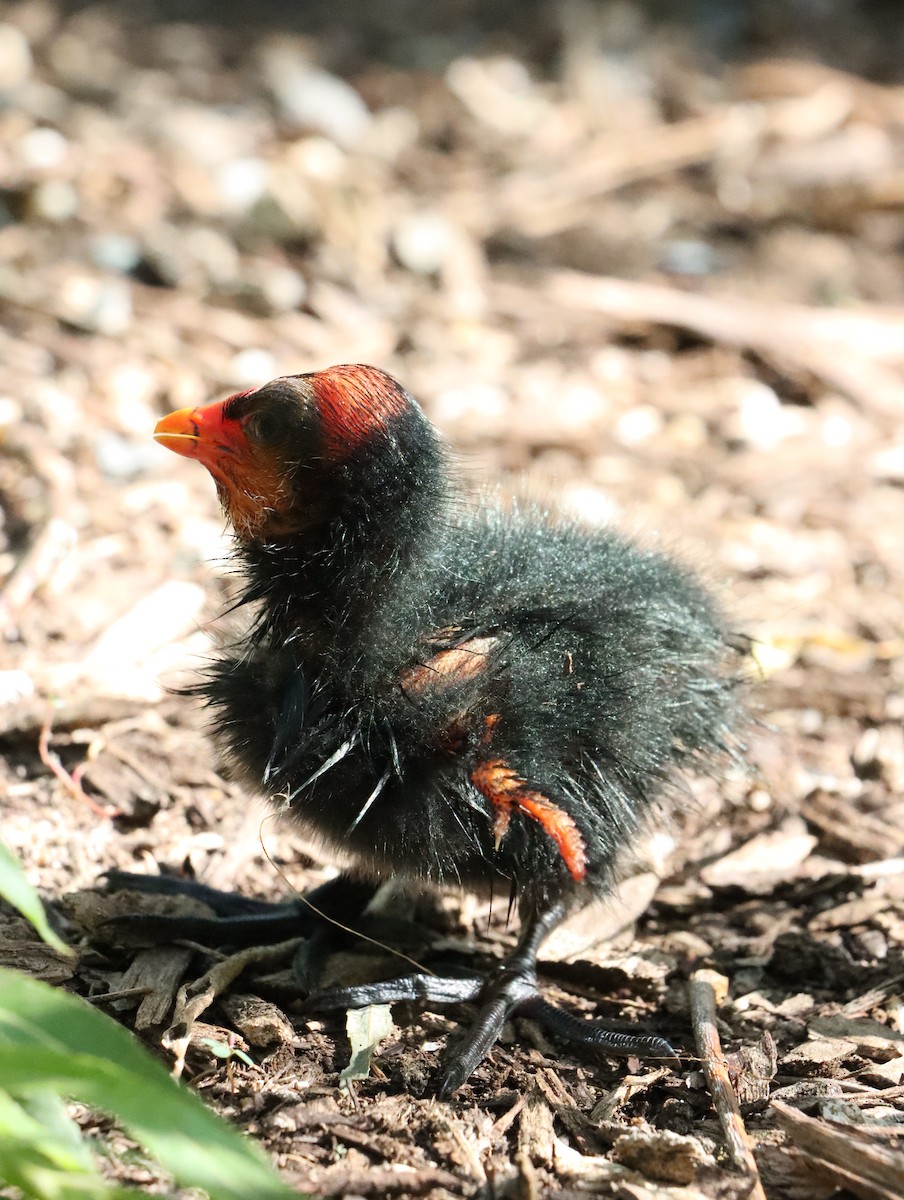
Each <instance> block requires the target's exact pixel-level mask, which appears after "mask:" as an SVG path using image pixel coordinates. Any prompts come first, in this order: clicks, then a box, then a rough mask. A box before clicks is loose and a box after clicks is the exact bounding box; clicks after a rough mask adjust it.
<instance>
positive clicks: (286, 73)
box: [260, 40, 371, 148]
mask: <svg viewBox="0 0 904 1200" xmlns="http://www.w3.org/2000/svg"><path fill="white" fill-rule="evenodd" d="M260 61H261V69H262V73H263V76H264V80H265V82H266V84H267V86H268V87H269V88H270V91H271V92H272V93H273V96H274V99H275V100H276V102H277V104H278V105H279V107H280V110H281V113H282V116H283V117H285V118H288V119H289V120H290V121H292V122H294V123H295V124H296V125H298V126H299V127H300V128H301V129H316V130H317V131H318V132H320V133H322V134H325V135H326V136H327V137H328V138H329V139H330V140H331V141H333V142H335V143H336V144H337V145H339V146H342V147H344V148H349V147H352V146H355V145H358V144H359V143H361V141H362V140H363V138H364V135H365V134H366V133H367V130H368V129H369V127H370V123H371V115H370V112H369V110H368V108H367V105H366V104H365V103H364V101H363V100H362V99H361V97H360V96H359V95H358V93H357V92H356V91H355V89H354V88H353V87H352V86H351V84H349V83H346V81H345V80H344V79H339V78H338V76H336V75H331V74H329V73H328V72H327V71H323V70H321V69H320V68H319V67H316V66H314V65H313V64H312V63H311V62H310V61H309V60H308V59H307V58H306V57H305V55H304V54H303V53H302V51H301V50H300V49H299V48H298V47H297V46H295V45H292V44H291V43H290V42H288V41H283V40H278V41H274V42H271V43H270V44H269V45H268V46H266V47H265V48H264V49H263V51H262V52H261V56H260Z"/></svg>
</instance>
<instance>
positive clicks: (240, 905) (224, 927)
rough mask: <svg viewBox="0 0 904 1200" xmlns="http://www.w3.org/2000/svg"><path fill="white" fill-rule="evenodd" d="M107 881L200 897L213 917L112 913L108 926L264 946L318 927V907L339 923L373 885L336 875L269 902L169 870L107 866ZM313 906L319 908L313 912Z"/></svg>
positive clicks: (154, 936) (359, 907) (150, 935)
mask: <svg viewBox="0 0 904 1200" xmlns="http://www.w3.org/2000/svg"><path fill="white" fill-rule="evenodd" d="M107 883H108V886H110V887H112V888H113V889H114V890H116V891H123V890H125V889H130V890H134V891H141V892H149V893H153V894H155V895H166V896H179V895H182V896H190V897H192V898H193V899H196V900H202V901H203V902H204V903H205V904H207V905H209V906H210V907H211V908H212V909H213V910H214V913H216V916H214V917H180V916H155V915H152V914H141V915H135V916H129V917H116V918H114V919H113V920H111V921H108V922H107V926H108V927H110V928H112V929H115V930H116V931H117V932H118V933H122V934H126V935H128V936H129V938H130V939H133V938H135V939H137V938H141V939H147V940H148V941H150V942H166V941H174V940H176V939H177V938H183V939H187V940H189V941H193V942H200V943H201V944H202V945H205V946H236V947H242V946H255V945H264V946H265V945H267V944H269V943H273V942H279V941H284V940H285V939H287V938H291V937H305V936H310V935H312V934H314V933H315V932H316V931H318V930H320V929H322V928H323V927H324V921H323V919H322V918H321V917H320V915H319V912H323V913H324V914H325V915H326V917H327V918H329V919H332V920H334V921H340V922H342V923H343V924H345V923H347V922H348V921H353V920H355V919H356V918H357V917H358V916H360V914H361V912H362V911H363V909H364V908H366V907H367V905H368V904H369V903H370V901H371V899H372V898H373V895H374V892H375V891H376V887H377V885H376V884H374V883H372V882H370V881H363V880H360V879H355V878H352V877H351V876H349V875H339V876H337V877H336V878H335V879H330V880H328V881H327V882H326V883H323V884H321V885H320V887H318V888H315V889H314V890H313V891H312V892H310V893H309V894H308V895H307V897H305V898H299V899H298V900H290V901H288V902H286V903H284V904H270V903H268V902H267V901H265V900H253V899H250V898H248V897H246V896H238V895H236V894H235V893H233V892H221V891H218V890H217V889H216V888H210V887H207V886H206V885H205V884H203V883H196V882H194V881H193V880H190V879H179V878H177V877H175V876H172V875H132V874H130V873H128V872H125V871H111V872H110V873H109V874H108V875H107ZM306 901H309V902H310V903H307V902H306ZM312 906H313V907H312ZM315 908H316V909H318V910H319V912H315V911H314V909H315Z"/></svg>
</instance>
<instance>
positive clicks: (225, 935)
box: [101, 903, 311, 947]
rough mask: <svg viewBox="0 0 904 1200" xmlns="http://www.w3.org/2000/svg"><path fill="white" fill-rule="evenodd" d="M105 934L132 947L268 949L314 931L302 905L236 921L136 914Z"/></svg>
mask: <svg viewBox="0 0 904 1200" xmlns="http://www.w3.org/2000/svg"><path fill="white" fill-rule="evenodd" d="M101 928H102V929H103V930H104V931H106V932H108V933H113V934H115V936H116V937H117V939H120V938H121V939H123V940H124V941H127V942H129V943H131V944H141V945H144V944H152V945H156V944H157V943H160V942H172V941H176V940H178V939H181V940H184V941H191V942H199V943H200V944H201V945H202V946H235V947H244V946H268V945H273V944H275V943H276V942H283V941H286V940H287V939H288V938H293V937H303V936H304V935H305V934H306V933H307V932H309V930H310V928H311V917H310V914H309V913H308V911H307V910H306V909H304V908H302V907H301V906H300V905H299V904H295V903H292V904H280V905H275V904H274V905H272V906H271V908H270V911H268V912H256V913H245V914H242V915H239V916H235V917H195V916H177V915H173V916H162V915H161V916H158V915H156V914H152V913H136V914H132V915H130V916H123V917H113V918H111V919H110V920H109V921H104V923H103V925H102V927H101Z"/></svg>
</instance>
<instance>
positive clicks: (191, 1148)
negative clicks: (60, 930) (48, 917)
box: [0, 969, 296, 1200]
mask: <svg viewBox="0 0 904 1200" xmlns="http://www.w3.org/2000/svg"><path fill="white" fill-rule="evenodd" d="M0 1087H2V1088H5V1089H6V1090H7V1091H8V1092H12V1093H13V1094H15V1095H16V1096H18V1097H19V1098H20V1099H23V1098H24V1100H25V1101H27V1100H30V1099H31V1098H34V1097H37V1096H39V1095H45V1096H46V1094H47V1091H48V1089H52V1090H53V1091H54V1092H58V1093H59V1094H61V1095H63V1096H66V1097H69V1098H71V1099H76V1100H79V1101H81V1102H82V1103H83V1104H87V1105H89V1106H90V1107H92V1108H96V1109H100V1110H102V1111H103V1112H106V1113H109V1114H110V1115H111V1116H113V1117H115V1118H117V1120H119V1121H120V1122H121V1123H122V1124H123V1125H124V1126H125V1128H126V1129H127V1130H128V1131H129V1133H130V1134H131V1135H132V1137H134V1138H135V1140H136V1141H137V1142H140V1143H141V1144H142V1145H143V1146H144V1147H146V1149H147V1150H149V1151H150V1152H151V1154H153V1155H154V1157H155V1158H157V1159H158V1160H159V1161H160V1162H161V1163H162V1165H163V1166H164V1167H165V1168H166V1169H167V1170H168V1171H170V1172H171V1173H172V1174H173V1176H174V1177H175V1178H176V1180H177V1182H178V1183H179V1184H180V1185H182V1186H185V1187H199V1188H203V1189H204V1190H205V1191H207V1192H209V1193H210V1195H211V1196H212V1197H215V1198H216V1200H247V1198H248V1197H251V1196H253V1197H255V1200H288V1198H289V1197H295V1196H296V1193H295V1192H293V1191H292V1190H291V1189H290V1188H288V1187H287V1186H286V1185H285V1184H283V1183H282V1182H281V1181H280V1180H279V1178H278V1177H277V1176H276V1175H275V1174H274V1173H273V1172H272V1171H271V1170H270V1168H269V1167H268V1166H267V1165H266V1164H265V1163H264V1161H263V1159H262V1158H261V1157H260V1156H259V1153H258V1151H257V1148H256V1147H255V1146H254V1145H253V1143H251V1142H250V1141H247V1140H245V1139H244V1138H242V1137H241V1136H240V1135H239V1134H237V1133H236V1132H235V1130H233V1129H230V1127H229V1126H228V1125H226V1124H225V1123H224V1122H222V1121H221V1120H219V1118H217V1117H216V1116H215V1115H214V1114H213V1113H212V1112H209V1111H208V1109H206V1108H205V1107H204V1105H203V1104H202V1103H201V1101H200V1100H198V1098H197V1097H196V1096H194V1095H192V1093H191V1092H188V1091H186V1090H185V1089H184V1088H181V1087H179V1086H178V1085H177V1084H176V1083H174V1081H173V1080H172V1079H171V1078H170V1077H169V1075H168V1074H167V1073H166V1071H165V1070H164V1069H163V1067H162V1066H161V1065H160V1064H159V1063H157V1062H155V1061H154V1060H153V1059H152V1058H151V1057H150V1056H149V1055H148V1054H147V1052H146V1051H145V1050H144V1049H143V1047H142V1046H141V1045H140V1044H139V1043H138V1042H137V1041H136V1040H135V1039H134V1038H133V1037H132V1036H131V1035H130V1034H129V1033H127V1032H126V1030H124V1029H123V1028H121V1027H120V1026H119V1025H117V1024H116V1023H115V1022H114V1021H112V1020H110V1018H109V1017H106V1016H105V1015H104V1014H103V1013H100V1012H97V1011H96V1010H95V1009H93V1008H91V1006H90V1005H88V1004H86V1003H85V1002H84V1001H82V1000H80V999H78V998H77V997H75V996H71V995H68V994H67V993H65V992H61V991H58V990H56V989H54V988H51V987H49V986H47V985H46V984H43V983H40V982H39V981H37V980H34V979H30V978H27V977H26V976H23V975H18V974H16V973H15V972H13V971H8V970H4V969H0ZM60 1195H61V1196H62V1193H60Z"/></svg>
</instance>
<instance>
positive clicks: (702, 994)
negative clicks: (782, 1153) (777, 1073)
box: [690, 970, 766, 1200]
mask: <svg viewBox="0 0 904 1200" xmlns="http://www.w3.org/2000/svg"><path fill="white" fill-rule="evenodd" d="M727 991H728V980H727V979H726V978H725V977H724V976H723V975H719V974H717V972H715V971H709V970H702V971H695V972H694V974H693V975H692V976H691V985H690V1001H691V1020H692V1021H693V1026H694V1041H695V1043H696V1046H697V1054H698V1056H699V1058H700V1061H701V1063H702V1064H703V1073H704V1074H705V1075H706V1082H707V1084H708V1086H709V1090H710V1094H711V1096H712V1098H713V1105H714V1106H715V1109H716V1113H717V1115H718V1117H719V1122H720V1124H721V1126H722V1131H723V1133H724V1134H725V1142H726V1147H727V1149H728V1156H729V1158H730V1159H731V1161H732V1163H733V1164H734V1165H735V1166H736V1167H737V1168H738V1169H739V1170H741V1171H744V1172H745V1173H746V1174H748V1175H749V1176H750V1177H751V1179H752V1181H753V1186H752V1188H751V1190H750V1200H766V1193H765V1192H764V1191H763V1185H762V1183H761V1182H760V1175H759V1171H758V1169H757V1165H756V1159H755V1158H754V1157H753V1151H752V1149H751V1147H750V1139H749V1137H748V1136H747V1130H746V1129H745V1128H744V1121H743V1118H742V1117H741V1110H740V1107H739V1106H738V1098H737V1095H736V1094H735V1090H734V1088H733V1087H732V1086H731V1079H730V1078H729V1075H728V1068H727V1066H726V1063H725V1056H724V1054H723V1053H722V1045H721V1042H720V1040H719V1031H718V1029H717V1028H716V997H717V996H718V997H719V999H724V997H725V995H726V993H727Z"/></svg>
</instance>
